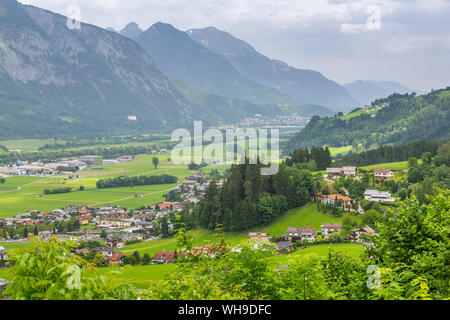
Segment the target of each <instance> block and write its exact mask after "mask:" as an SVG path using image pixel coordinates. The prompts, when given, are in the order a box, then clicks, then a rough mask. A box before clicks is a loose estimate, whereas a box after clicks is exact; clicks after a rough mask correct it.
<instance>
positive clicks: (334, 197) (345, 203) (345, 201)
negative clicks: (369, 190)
mask: <svg viewBox="0 0 450 320" xmlns="http://www.w3.org/2000/svg"><path fill="white" fill-rule="evenodd" d="M321 198H322V203H323V204H325V205H331V206H339V207H341V208H343V209H350V208H351V207H352V201H353V200H352V198H349V197H346V196H341V195H340V194H329V195H323V196H321Z"/></svg>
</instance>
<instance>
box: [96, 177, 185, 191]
mask: <svg viewBox="0 0 450 320" xmlns="http://www.w3.org/2000/svg"><path fill="white" fill-rule="evenodd" d="M177 182H178V178H177V177H174V176H170V175H167V174H163V175H160V176H136V177H129V176H120V177H117V178H108V179H102V180H98V181H97V188H98V189H107V188H119V187H134V186H149V185H154V184H169V183H177Z"/></svg>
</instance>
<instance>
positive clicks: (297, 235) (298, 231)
mask: <svg viewBox="0 0 450 320" xmlns="http://www.w3.org/2000/svg"><path fill="white" fill-rule="evenodd" d="M287 233H288V234H289V236H290V237H291V238H292V240H296V239H297V240H300V241H303V240H308V241H309V242H314V240H315V238H316V235H317V231H316V228H306V227H303V228H292V227H289V228H287Z"/></svg>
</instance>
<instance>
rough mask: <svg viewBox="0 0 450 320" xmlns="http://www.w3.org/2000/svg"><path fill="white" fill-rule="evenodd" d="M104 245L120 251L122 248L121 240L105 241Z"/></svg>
mask: <svg viewBox="0 0 450 320" xmlns="http://www.w3.org/2000/svg"><path fill="white" fill-rule="evenodd" d="M105 245H106V246H107V247H108V248H116V249H122V248H123V247H124V245H123V241H122V239H107V240H106V241H105Z"/></svg>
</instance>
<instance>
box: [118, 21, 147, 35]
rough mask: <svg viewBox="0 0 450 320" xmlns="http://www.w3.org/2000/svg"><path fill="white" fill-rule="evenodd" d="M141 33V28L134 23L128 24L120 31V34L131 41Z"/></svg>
mask: <svg viewBox="0 0 450 320" xmlns="http://www.w3.org/2000/svg"><path fill="white" fill-rule="evenodd" d="M142 32H143V31H142V30H141V28H140V27H139V25H138V24H137V23H136V22H130V23H129V24H127V25H126V26H125V28H123V29H122V30H121V31H120V34H121V35H123V36H125V37H128V38H131V39H135V38H137V37H138V36H139V35H140V34H141V33H142Z"/></svg>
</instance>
